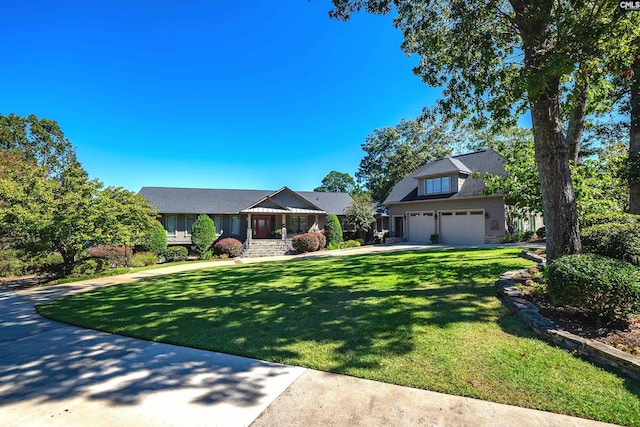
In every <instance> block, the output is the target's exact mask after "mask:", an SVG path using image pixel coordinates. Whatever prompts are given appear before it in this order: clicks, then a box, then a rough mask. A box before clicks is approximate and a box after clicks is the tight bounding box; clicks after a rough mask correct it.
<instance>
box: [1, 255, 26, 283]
mask: <svg viewBox="0 0 640 427" xmlns="http://www.w3.org/2000/svg"><path fill="white" fill-rule="evenodd" d="M28 270H29V266H28V264H27V263H26V262H24V261H23V260H22V253H21V252H20V251H18V250H16V249H5V250H4V251H0V277H9V276H22V275H24V274H26V273H27V272H28Z"/></svg>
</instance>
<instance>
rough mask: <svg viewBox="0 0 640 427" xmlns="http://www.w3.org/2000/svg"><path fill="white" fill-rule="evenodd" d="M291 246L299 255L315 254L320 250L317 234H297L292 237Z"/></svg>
mask: <svg viewBox="0 0 640 427" xmlns="http://www.w3.org/2000/svg"><path fill="white" fill-rule="evenodd" d="M323 237H324V236H323ZM292 245H293V248H294V249H295V250H296V252H298V253H299V254H303V253H306V252H315V251H317V250H318V249H320V239H318V233H304V234H298V235H297V236H294V237H293V241H292Z"/></svg>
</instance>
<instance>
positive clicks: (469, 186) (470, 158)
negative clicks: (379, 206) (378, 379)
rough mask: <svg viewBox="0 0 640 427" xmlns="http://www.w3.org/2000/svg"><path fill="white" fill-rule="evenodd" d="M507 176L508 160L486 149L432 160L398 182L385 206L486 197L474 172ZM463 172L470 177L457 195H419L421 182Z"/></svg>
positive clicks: (482, 182) (482, 183) (481, 183)
mask: <svg viewBox="0 0 640 427" xmlns="http://www.w3.org/2000/svg"><path fill="white" fill-rule="evenodd" d="M476 172H477V173H480V174H487V173H490V174H494V175H502V176H504V175H506V171H505V170H504V159H503V158H502V156H501V155H500V154H498V153H497V152H496V151H495V150H493V149H489V150H483V151H477V152H475V153H468V154H461V155H458V156H453V157H446V158H444V159H438V160H432V161H430V162H428V163H425V164H424V165H423V166H421V167H420V168H419V169H418V170H417V171H415V172H413V173H412V174H410V175H408V176H406V177H405V178H403V179H402V180H400V182H398V183H397V184H396V185H395V186H394V187H393V189H392V190H391V193H389V196H388V197H387V199H386V200H385V202H384V203H385V204H390V203H398V202H406V201H414V200H433V199H443V198H448V199H457V198H464V197H478V196H482V195H483V194H484V188H485V187H484V181H483V180H482V179H481V178H474V177H473V174H474V173H476ZM453 173H462V174H464V175H468V177H467V178H466V179H465V181H464V184H463V185H462V188H460V190H459V191H458V192H457V193H449V194H437V195H425V196H418V183H419V179H421V178H426V177H430V176H442V175H446V174H453Z"/></svg>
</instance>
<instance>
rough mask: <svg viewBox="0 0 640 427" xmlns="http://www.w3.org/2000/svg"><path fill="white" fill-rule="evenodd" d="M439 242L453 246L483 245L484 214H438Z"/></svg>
mask: <svg viewBox="0 0 640 427" xmlns="http://www.w3.org/2000/svg"><path fill="white" fill-rule="evenodd" d="M440 241H441V242H442V243H447V244H453V245H479V244H483V243H484V212H483V211H455V212H440Z"/></svg>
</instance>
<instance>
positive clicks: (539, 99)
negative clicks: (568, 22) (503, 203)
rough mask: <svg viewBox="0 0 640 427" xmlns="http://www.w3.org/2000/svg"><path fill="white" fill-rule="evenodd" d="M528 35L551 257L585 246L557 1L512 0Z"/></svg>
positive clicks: (529, 87)
mask: <svg viewBox="0 0 640 427" xmlns="http://www.w3.org/2000/svg"><path fill="white" fill-rule="evenodd" d="M510 2H511V5H512V6H513V10H514V11H515V22H516V25H517V27H518V31H519V33H520V37H521V38H522V47H523V50H524V61H525V69H526V71H527V77H528V78H527V94H528V96H529V102H530V105H531V121H532V124H533V141H534V146H535V152H536V164H537V166H538V172H539V174H540V186H541V190H542V208H543V210H544V222H545V227H546V235H547V261H553V260H554V259H556V258H558V257H560V256H562V255H567V254H574V253H579V252H580V251H581V249H582V247H581V244H580V234H579V230H578V213H577V207H576V200H575V197H574V194H573V184H572V183H571V171H570V170H569V146H568V144H567V141H566V140H565V138H564V135H563V133H562V120H561V119H560V102H559V96H560V89H559V88H560V76H559V75H558V74H557V70H556V68H557V64H555V62H554V61H553V60H550V58H554V57H556V56H557V52H556V49H557V48H558V46H557V45H556V43H558V40H557V39H556V38H555V36H554V31H553V25H552V14H553V5H554V0H535V1H534V0H510Z"/></svg>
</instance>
